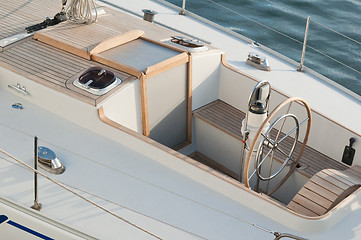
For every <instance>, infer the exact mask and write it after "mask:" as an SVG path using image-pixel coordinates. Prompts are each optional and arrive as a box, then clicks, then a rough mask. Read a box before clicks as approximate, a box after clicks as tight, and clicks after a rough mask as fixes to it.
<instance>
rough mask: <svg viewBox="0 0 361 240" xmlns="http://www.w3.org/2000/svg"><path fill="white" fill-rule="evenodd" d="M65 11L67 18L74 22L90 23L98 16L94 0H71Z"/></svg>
mask: <svg viewBox="0 0 361 240" xmlns="http://www.w3.org/2000/svg"><path fill="white" fill-rule="evenodd" d="M93 12H94V14H93ZM66 13H67V17H68V20H70V21H72V22H76V23H86V24H90V23H93V22H95V21H96V20H97V18H98V13H97V9H96V5H95V0H72V1H71V2H70V4H69V6H68V8H67V10H66Z"/></svg>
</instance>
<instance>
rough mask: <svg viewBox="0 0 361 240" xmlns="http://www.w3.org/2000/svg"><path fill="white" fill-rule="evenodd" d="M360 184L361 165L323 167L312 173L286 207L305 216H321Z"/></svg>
mask: <svg viewBox="0 0 361 240" xmlns="http://www.w3.org/2000/svg"><path fill="white" fill-rule="evenodd" d="M360 186H361V167H359V166H352V167H351V168H349V169H347V170H343V171H341V170H335V169H324V170H322V171H320V172H318V173H317V174H316V175H314V176H313V177H312V178H311V179H310V180H309V181H308V182H307V183H306V184H305V185H304V186H303V187H302V188H301V190H300V191H299V192H298V193H297V194H296V196H295V197H294V198H293V199H292V201H291V202H290V203H289V204H288V205H287V208H289V209H291V210H293V211H295V212H298V213H300V214H303V215H306V216H311V217H313V216H321V215H323V214H325V213H327V212H328V211H330V210H331V209H332V208H333V207H335V206H336V205H337V204H339V203H340V202H341V201H342V200H344V199H345V198H346V197H348V196H349V195H350V194H352V193H353V192H354V191H356V190H357V189H358V188H359V187H360Z"/></svg>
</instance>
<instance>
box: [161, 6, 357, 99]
mask: <svg viewBox="0 0 361 240" xmlns="http://www.w3.org/2000/svg"><path fill="white" fill-rule="evenodd" d="M167 1H169V2H171V3H173V4H175V5H177V6H181V5H182V0H167ZM217 4H219V5H222V6H219V5H217ZM186 9H187V10H189V11H191V12H194V13H196V14H198V15H200V16H202V17H204V18H206V19H209V20H211V21H213V22H216V23H218V24H220V25H222V26H224V27H226V28H229V29H231V30H233V31H235V32H237V33H240V34H242V35H244V36H246V37H248V38H250V39H252V40H254V41H257V42H259V43H261V44H262V45H265V46H267V47H269V48H271V49H273V50H275V51H277V52H280V53H281V54H283V55H285V56H287V57H289V58H291V59H293V60H295V61H297V62H299V61H300V59H301V52H302V43H303V38H304V33H305V26H306V19H307V17H308V16H310V17H311V22H310V28H309V33H308V41H307V50H306V57H305V62H304V64H305V66H307V67H309V68H311V69H313V70H315V71H316V72H318V73H320V74H322V75H324V76H326V77H328V78H330V79H331V80H333V81H335V82H337V83H339V84H340V85H342V86H344V87H346V88H348V89H350V90H351V91H353V92H355V93H357V94H358V95H361V0H215V1H212V0H187V1H186ZM255 21H257V22H258V23H255ZM260 24H263V25H265V26H267V27H269V28H272V29H274V30H276V31H278V32H281V33H283V34H285V35H287V36H289V37H290V38H293V39H294V40H291V39H290V38H288V37H285V36H284V35H282V34H279V33H276V32H275V31H272V30H270V29H268V28H267V27H265V26H262V25H260ZM321 24H322V25H324V26H322V25H321ZM325 26H326V27H325ZM329 28H331V29H332V30H331V29H329ZM333 30H334V31H337V32H339V33H341V34H343V35H345V36H347V37H349V38H352V40H350V39H348V38H346V37H344V36H341V35H339V34H338V33H335V32H334V31H333ZM353 40H354V41H353ZM297 41H298V42H297ZM312 48H313V49H312ZM314 49H315V50H314ZM317 51H319V52H317ZM320 52H321V53H320ZM324 54H326V55H328V56H329V57H326V56H324ZM331 58H332V59H331ZM339 62H341V63H339ZM343 64H344V65H347V66H348V67H346V66H344V65H343ZM351 68H352V69H351Z"/></svg>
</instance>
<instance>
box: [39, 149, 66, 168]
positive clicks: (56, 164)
mask: <svg viewBox="0 0 361 240" xmlns="http://www.w3.org/2000/svg"><path fill="white" fill-rule="evenodd" d="M38 163H39V166H40V167H41V168H42V169H44V170H45V171H47V172H50V173H54V174H62V173H63V172H64V171H65V167H64V166H63V164H62V163H61V162H60V161H59V159H58V158H57V157H56V155H55V153H54V152H53V151H52V150H51V149H49V148H47V147H43V146H40V147H38Z"/></svg>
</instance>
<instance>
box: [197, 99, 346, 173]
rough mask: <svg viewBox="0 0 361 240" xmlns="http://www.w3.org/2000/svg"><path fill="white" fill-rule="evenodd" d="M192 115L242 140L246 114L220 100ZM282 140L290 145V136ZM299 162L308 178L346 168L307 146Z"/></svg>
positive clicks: (298, 145) (295, 154)
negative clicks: (329, 169)
mask: <svg viewBox="0 0 361 240" xmlns="http://www.w3.org/2000/svg"><path fill="white" fill-rule="evenodd" d="M193 115H194V116H195V117H196V118H199V119H201V120H203V121H205V122H207V123H208V124H210V125H212V126H214V127H216V128H218V129H220V130H221V131H223V132H225V133H227V134H229V135H231V136H233V137H234V138H236V139H238V140H239V141H242V135H241V123H242V120H243V119H244V118H245V115H246V114H245V113H243V112H242V111H240V110H238V109H236V108H234V107H232V106H231V105H229V104H227V103H225V102H223V101H222V100H216V101H214V102H212V103H209V104H207V105H206V106H203V107H201V108H199V109H197V110H195V111H193ZM275 134H276V132H275V131H274V132H271V135H275ZM283 142H285V145H286V147H288V148H290V147H291V146H292V143H293V139H292V138H291V137H287V138H286V139H285V140H284V141H283ZM300 147H301V144H299V143H298V144H297V145H296V148H295V153H294V156H297V153H298V152H299V150H300ZM275 156H276V158H277V157H282V156H281V155H277V153H276V155H275ZM300 164H301V166H303V167H301V168H299V169H297V171H299V172H300V173H302V174H304V175H305V176H307V177H308V178H310V177H312V176H313V175H314V174H316V173H318V172H319V171H321V170H323V169H326V168H332V169H338V170H345V169H347V168H348V167H347V166H345V165H343V164H342V163H341V162H337V161H336V160H333V159H332V158H330V157H328V156H326V155H325V154H322V153H320V152H319V151H317V150H315V149H313V148H311V147H309V146H307V147H306V149H305V151H304V154H303V155H302V158H301V160H300Z"/></svg>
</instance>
